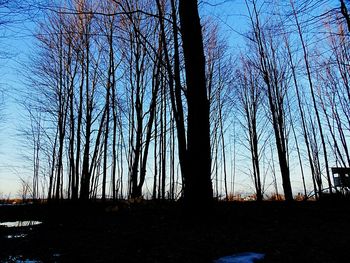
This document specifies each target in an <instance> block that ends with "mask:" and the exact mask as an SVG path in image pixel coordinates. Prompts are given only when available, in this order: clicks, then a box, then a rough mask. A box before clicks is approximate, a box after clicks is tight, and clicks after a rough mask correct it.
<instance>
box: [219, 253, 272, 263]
mask: <svg viewBox="0 0 350 263" xmlns="http://www.w3.org/2000/svg"><path fill="white" fill-rule="evenodd" d="M264 257H265V255H264V254H260V253H253V252H246V253H239V254H234V255H232V256H226V257H222V258H219V259H217V260H214V262H213V263H254V262H256V260H262V259H264Z"/></svg>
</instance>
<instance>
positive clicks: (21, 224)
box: [0, 221, 42, 227]
mask: <svg viewBox="0 0 350 263" xmlns="http://www.w3.org/2000/svg"><path fill="white" fill-rule="evenodd" d="M41 223H42V222H40V221H14V222H0V226H6V227H26V226H35V225H40V224H41Z"/></svg>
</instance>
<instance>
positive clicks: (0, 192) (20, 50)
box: [0, 0, 337, 198]
mask: <svg viewBox="0 0 350 263" xmlns="http://www.w3.org/2000/svg"><path fill="white" fill-rule="evenodd" d="M288 2H289V1H288ZM331 2H332V3H333V4H334V3H337V1H329V3H331ZM200 11H201V13H202V14H203V16H212V17H214V18H215V19H216V20H217V21H218V22H219V23H220V30H221V34H222V35H223V36H224V38H226V39H227V41H228V44H229V48H230V51H232V53H236V52H239V51H240V48H241V47H242V46H243V44H244V38H243V37H242V36H241V33H244V32H246V30H247V23H246V22H247V17H246V6H245V1H243V0H207V1H200ZM3 14H6V10H2V9H0V18H1V15H3ZM5 17H8V16H7V15H6V16H5ZM10 18H11V19H15V20H16V22H15V23H10V24H6V25H0V51H6V52H7V53H8V54H7V57H6V58H1V59H0V86H1V88H2V89H3V90H5V93H4V94H5V95H4V99H5V110H4V112H3V114H4V120H3V121H1V123H0V126H1V128H0V198H2V197H6V196H7V195H9V194H11V195H12V197H13V196H15V195H16V193H17V192H18V188H19V187H20V180H19V179H20V177H27V176H28V175H30V173H31V167H30V166H29V165H30V164H29V163H28V162H27V161H26V160H25V159H24V157H23V153H24V147H23V142H22V141H21V138H20V137H19V136H18V133H19V129H20V126H21V125H23V124H24V123H25V118H24V116H23V115H24V114H25V112H24V111H23V109H22V108H21V107H20V105H18V103H17V99H18V98H19V97H20V94H21V92H20V91H21V90H25V89H27V88H28V87H26V86H25V84H24V82H25V78H24V75H25V70H26V66H27V65H29V57H30V54H31V52H33V51H34V43H35V38H34V36H33V32H34V31H35V26H34V23H33V22H32V20H31V19H28V17H26V16H24V15H21V14H18V15H17V16H15V17H14V16H11V17H10ZM236 54H237V53H236ZM297 180H298V179H295V182H294V183H298V182H297ZM237 183H238V184H237V185H238V187H239V184H242V187H247V185H249V184H250V183H251V182H250V180H249V179H247V180H246V181H241V182H237ZM247 190H249V188H248V189H247Z"/></svg>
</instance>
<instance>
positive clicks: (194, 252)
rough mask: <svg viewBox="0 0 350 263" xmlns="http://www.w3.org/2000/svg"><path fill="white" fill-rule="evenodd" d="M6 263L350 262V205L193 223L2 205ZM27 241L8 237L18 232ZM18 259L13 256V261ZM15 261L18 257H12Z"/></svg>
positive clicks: (166, 209)
mask: <svg viewBox="0 0 350 263" xmlns="http://www.w3.org/2000/svg"><path fill="white" fill-rule="evenodd" d="M14 220H40V221H43V224H41V225H37V226H31V227H24V228H5V227H1V226H0V262H9V261H10V262H11V260H12V261H14V262H15V260H14V259H15V258H16V257H17V259H18V258H20V257H21V258H22V259H35V260H38V261H41V262H154V263H156V262H161V263H163V262H164V263H167V262H177V263H179V262H192V263H195V262H213V260H215V259H217V258H220V257H223V256H227V255H232V254H235V253H242V252H258V253H263V254H265V255H266V256H265V259H264V260H263V261H262V262H279V263H283V262H293V263H294V262H327V263H331V262H346V261H344V260H342V259H344V258H349V254H348V248H349V241H350V227H349V226H350V203H349V202H295V203H284V202H263V203H260V204H259V203H255V202H229V203H224V202H222V203H217V204H216V205H215V206H214V208H212V210H209V209H208V211H207V213H204V215H201V216H194V217H192V218H191V219H188V218H187V217H186V215H185V214H184V213H183V211H182V209H181V205H180V204H177V203H169V202H166V203H154V202H143V203H140V204H125V203H123V204H119V205H118V209H116V206H115V205H112V204H109V205H102V204H89V205H85V206H82V205H77V204H76V205H68V204H64V205H55V206H47V205H28V206H15V207H11V206H3V207H0V222H1V221H2V222H4V221H14ZM16 233H17V234H23V233H26V234H28V235H27V236H25V237H19V238H10V239H9V238H8V235H13V234H16ZM10 257H12V258H10ZM9 259H11V260H9Z"/></svg>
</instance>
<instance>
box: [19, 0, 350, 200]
mask: <svg viewBox="0 0 350 263" xmlns="http://www.w3.org/2000/svg"><path fill="white" fill-rule="evenodd" d="M327 3H328V1H302V2H300V1H293V0H290V1H288V3H283V4H282V3H280V4H276V5H271V4H268V3H267V2H266V1H257V0H249V1H248V0H247V1H245V5H246V14H247V21H246V22H247V23H248V25H249V26H248V31H247V32H245V34H244V39H245V43H244V47H243V48H242V51H241V52H240V53H239V54H237V53H238V52H236V53H231V51H230V49H229V48H228V47H229V45H230V43H228V41H227V40H225V38H224V37H223V35H222V34H221V25H220V22H219V21H217V20H215V19H213V18H211V17H200V15H199V12H198V3H197V1H195V0H193V1H188V0H182V1H181V0H179V1H177V0H138V1H123V0H121V1H117V0H103V1H98V3H97V2H96V1H89V0H69V1H68V0H67V1H64V3H59V6H58V7H50V8H47V9H45V14H44V19H42V21H40V23H39V24H38V26H37V32H36V34H35V35H36V43H37V46H36V47H35V49H34V50H35V52H33V55H32V57H31V61H32V64H31V65H28V72H27V73H28V74H27V76H26V79H27V85H28V87H30V89H29V88H28V90H27V91H26V92H25V94H24V95H23V94H22V96H23V98H25V99H23V102H22V104H23V106H24V107H25V109H26V110H27V112H28V117H29V118H28V119H29V125H28V126H30V127H28V128H27V129H26V130H25V132H24V136H25V138H27V139H28V141H30V142H31V144H30V147H31V153H30V160H31V162H32V167H33V175H32V177H31V180H32V183H31V184H32V186H31V190H32V195H33V198H48V199H49V200H61V199H64V198H67V199H71V200H89V199H99V198H101V199H102V200H106V199H113V200H116V199H119V198H140V197H144V198H153V199H171V200H177V199H180V198H184V200H185V201H186V203H188V204H191V205H194V204H199V203H201V204H209V203H210V202H211V200H212V199H213V197H216V198H218V199H220V198H222V199H226V200H230V198H232V194H233V191H234V184H235V171H236V168H235V167H236V165H238V164H236V163H237V162H238V161H237V159H240V160H242V159H244V160H243V161H242V164H241V166H242V167H243V168H242V169H241V171H240V172H241V173H245V174H246V177H247V178H250V179H251V181H252V183H253V190H254V192H255V194H256V200H258V201H261V200H263V198H264V196H265V195H266V192H267V191H268V190H269V189H270V188H271V187H272V188H273V190H274V191H275V192H276V193H277V194H278V193H279V192H278V191H279V182H280V181H281V183H282V189H283V195H284V198H285V199H286V200H288V201H291V200H293V198H294V194H295V193H293V182H292V180H294V179H293V178H294V177H295V176H297V174H300V178H298V180H300V181H301V182H302V188H303V196H304V198H305V199H306V198H307V197H308V195H309V192H310V189H309V187H308V182H309V181H310V182H311V183H312V190H313V192H314V194H315V196H316V198H319V197H320V196H321V195H322V192H323V190H324V189H328V190H329V191H330V193H332V192H333V191H334V189H333V187H332V179H331V174H330V167H332V166H340V167H349V165H350V155H349V150H348V136H349V129H350V121H349V120H350V117H349V116H350V110H349V106H348V103H347V102H348V101H349V99H350V92H349V91H350V89H349V83H348V78H349V76H348V75H349V68H348V67H349V65H348V51H347V50H348V43H349V28H350V27H349V25H350V23H349V15H348V11H347V3H345V2H344V1H340V2H339V3H337V6H336V7H334V8H330V7H329V8H328V6H327V5H326V4H327ZM317 8H318V9H319V10H321V13H317V14H316V13H315V14H314V13H313V12H316V11H315V10H316V9H317ZM327 8H328V9H327ZM316 42H317V43H322V46H321V45H315V43H316ZM232 138H233V142H232ZM237 149H238V153H236V152H237ZM236 154H237V155H238V156H239V158H236ZM299 171H300V172H299ZM269 182H270V183H269Z"/></svg>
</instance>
